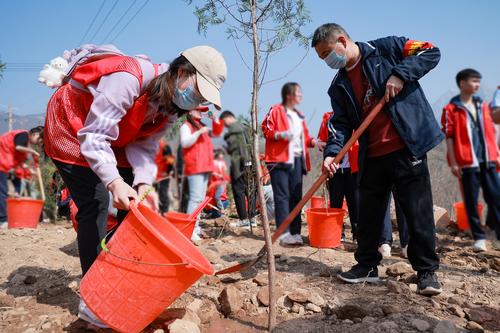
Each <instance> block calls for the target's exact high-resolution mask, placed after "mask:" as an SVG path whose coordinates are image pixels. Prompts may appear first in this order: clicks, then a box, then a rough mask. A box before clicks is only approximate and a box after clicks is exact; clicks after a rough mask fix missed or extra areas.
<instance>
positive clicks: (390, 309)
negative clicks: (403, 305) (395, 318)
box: [381, 304, 399, 316]
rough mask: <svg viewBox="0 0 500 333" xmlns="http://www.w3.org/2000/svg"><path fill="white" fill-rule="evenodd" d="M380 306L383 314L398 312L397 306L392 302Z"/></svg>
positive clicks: (388, 314)
mask: <svg viewBox="0 0 500 333" xmlns="http://www.w3.org/2000/svg"><path fill="white" fill-rule="evenodd" d="M381 308H382V312H383V313H384V315H386V316H390V315H392V314H394V313H398V312H399V308H398V307H397V306H395V305H393V304H384V305H382V306H381Z"/></svg>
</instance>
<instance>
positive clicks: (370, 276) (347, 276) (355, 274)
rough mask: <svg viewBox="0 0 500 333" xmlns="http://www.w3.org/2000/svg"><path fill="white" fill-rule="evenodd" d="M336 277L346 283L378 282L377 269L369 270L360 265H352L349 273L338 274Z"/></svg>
mask: <svg viewBox="0 0 500 333" xmlns="http://www.w3.org/2000/svg"><path fill="white" fill-rule="evenodd" d="M337 276H338V278H339V279H341V280H342V281H345V282H348V283H362V282H369V283H374V282H378V281H379V279H378V270H377V267H372V268H370V267H364V266H360V265H354V266H352V268H351V269H350V270H349V271H347V272H344V273H340V274H338V275H337Z"/></svg>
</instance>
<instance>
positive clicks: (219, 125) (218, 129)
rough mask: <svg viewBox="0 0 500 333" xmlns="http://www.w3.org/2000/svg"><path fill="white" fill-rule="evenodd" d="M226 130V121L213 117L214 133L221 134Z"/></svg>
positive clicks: (215, 134)
mask: <svg viewBox="0 0 500 333" xmlns="http://www.w3.org/2000/svg"><path fill="white" fill-rule="evenodd" d="M223 131H224V123H223V122H222V121H220V120H219V119H212V134H213V135H214V136H220V135H221V134H222V132H223Z"/></svg>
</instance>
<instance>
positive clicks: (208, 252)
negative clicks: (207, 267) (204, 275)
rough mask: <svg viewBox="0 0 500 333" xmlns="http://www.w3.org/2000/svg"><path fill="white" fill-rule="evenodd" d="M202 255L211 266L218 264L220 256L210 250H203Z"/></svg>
mask: <svg viewBox="0 0 500 333" xmlns="http://www.w3.org/2000/svg"><path fill="white" fill-rule="evenodd" d="M202 252H203V255H204V256H205V257H206V258H207V259H208V261H210V262H211V263H212V264H217V263H219V262H220V254H218V253H217V252H215V251H214V250H211V249H205V250H203V251H202Z"/></svg>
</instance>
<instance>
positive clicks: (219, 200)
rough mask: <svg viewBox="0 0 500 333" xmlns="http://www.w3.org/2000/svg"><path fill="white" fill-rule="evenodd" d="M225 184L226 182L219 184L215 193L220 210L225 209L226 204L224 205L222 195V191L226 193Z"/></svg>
mask: <svg viewBox="0 0 500 333" xmlns="http://www.w3.org/2000/svg"><path fill="white" fill-rule="evenodd" d="M225 186H226V184H220V185H217V188H216V189H215V194H214V200H215V205H216V206H217V208H219V209H220V210H223V209H224V206H223V205H222V200H221V196H222V193H224V188H225Z"/></svg>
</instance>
